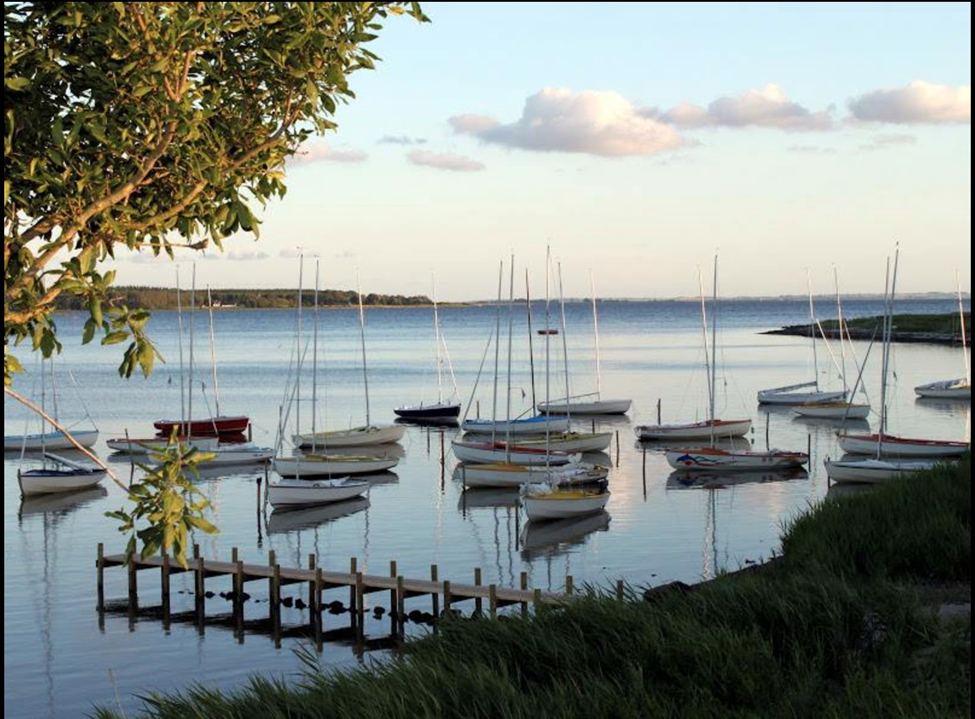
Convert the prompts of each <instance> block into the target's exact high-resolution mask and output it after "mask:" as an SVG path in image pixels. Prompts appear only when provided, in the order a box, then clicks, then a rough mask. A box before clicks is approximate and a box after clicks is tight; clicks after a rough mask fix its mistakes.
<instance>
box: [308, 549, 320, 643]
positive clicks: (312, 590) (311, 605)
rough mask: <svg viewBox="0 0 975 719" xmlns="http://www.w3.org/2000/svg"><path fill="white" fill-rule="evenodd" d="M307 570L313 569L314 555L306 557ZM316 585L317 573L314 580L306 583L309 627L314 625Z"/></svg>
mask: <svg viewBox="0 0 975 719" xmlns="http://www.w3.org/2000/svg"><path fill="white" fill-rule="evenodd" d="M308 569H311V570H314V569H315V555H314V554H309V555H308ZM317 584H318V573H317V572H316V573H315V579H312V580H311V581H310V582H308V610H309V612H310V613H311V616H309V618H308V623H309V624H310V625H311V626H314V625H315V594H316V587H317Z"/></svg>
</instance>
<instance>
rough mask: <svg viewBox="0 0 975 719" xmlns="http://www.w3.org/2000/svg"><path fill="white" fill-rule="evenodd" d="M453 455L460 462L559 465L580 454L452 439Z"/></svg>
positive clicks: (500, 443) (572, 459)
mask: <svg viewBox="0 0 975 719" xmlns="http://www.w3.org/2000/svg"><path fill="white" fill-rule="evenodd" d="M452 446H453V450H454V456H455V457H457V459H459V460H461V461H462V462H471V463H473V464H493V463H495V462H509V463H511V464H520V465H545V464H549V465H553V464H554V465H560V464H568V463H569V462H574V461H578V460H579V458H580V457H581V455H580V454H578V453H576V454H568V453H566V452H556V451H551V452H546V451H545V449H544V448H542V449H530V448H522V447H512V448H511V449H510V451H509V450H508V449H506V448H505V445H504V443H503V442H494V443H491V442H464V441H462V440H454V441H453V443H452Z"/></svg>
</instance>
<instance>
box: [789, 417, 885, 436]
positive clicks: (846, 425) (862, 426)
mask: <svg viewBox="0 0 975 719" xmlns="http://www.w3.org/2000/svg"><path fill="white" fill-rule="evenodd" d="M792 421H793V422H795V423H796V424H804V425H806V426H807V427H810V428H822V429H848V430H850V431H851V432H869V431H870V421H869V420H866V419H848V420H845V421H844V420H843V419H842V418H841V417H806V416H805V415H801V414H797V415H795V416H794V417H793V418H792Z"/></svg>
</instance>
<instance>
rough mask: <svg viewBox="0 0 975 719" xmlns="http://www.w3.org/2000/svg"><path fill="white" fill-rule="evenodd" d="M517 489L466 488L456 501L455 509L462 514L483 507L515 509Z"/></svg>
mask: <svg viewBox="0 0 975 719" xmlns="http://www.w3.org/2000/svg"><path fill="white" fill-rule="evenodd" d="M518 491H519V490H518V488H517V487H500V488H496V489H491V488H486V487H476V488H473V487H468V488H467V489H466V490H464V491H463V492H461V494H460V498H459V499H458V500H457V509H459V510H460V511H461V512H464V511H466V510H468V509H479V508H484V507H517V506H518Z"/></svg>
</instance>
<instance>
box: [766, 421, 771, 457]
mask: <svg viewBox="0 0 975 719" xmlns="http://www.w3.org/2000/svg"><path fill="white" fill-rule="evenodd" d="M771 416H772V415H771V413H769V412H766V413H765V451H766V452H768V451H769V439H768V436H769V418H770V417H771Z"/></svg>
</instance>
